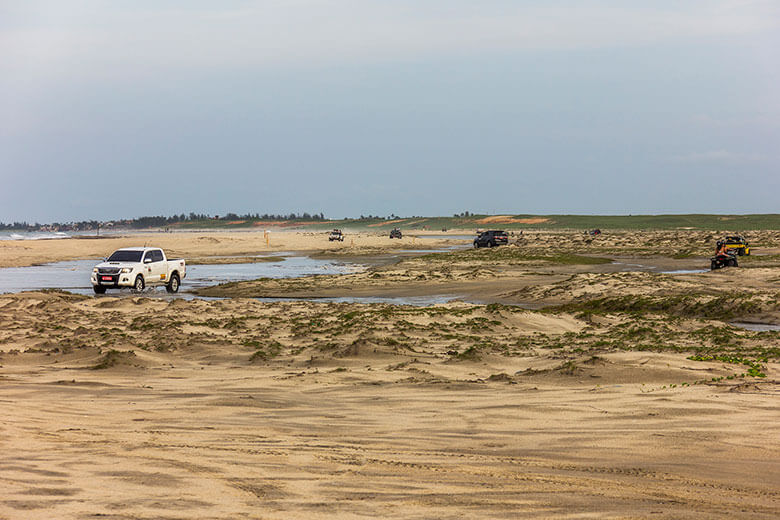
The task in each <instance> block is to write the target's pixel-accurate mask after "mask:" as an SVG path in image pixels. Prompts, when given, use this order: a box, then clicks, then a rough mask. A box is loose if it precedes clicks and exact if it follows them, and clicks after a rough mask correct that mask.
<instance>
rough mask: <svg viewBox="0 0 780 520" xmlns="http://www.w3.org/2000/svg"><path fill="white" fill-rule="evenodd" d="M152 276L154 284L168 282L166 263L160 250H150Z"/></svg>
mask: <svg viewBox="0 0 780 520" xmlns="http://www.w3.org/2000/svg"><path fill="white" fill-rule="evenodd" d="M151 253H152V263H151V264H150V265H151V267H152V276H153V277H154V283H155V284H164V283H167V282H168V278H167V276H168V262H166V261H165V256H163V252H162V250H160V249H152V250H151Z"/></svg>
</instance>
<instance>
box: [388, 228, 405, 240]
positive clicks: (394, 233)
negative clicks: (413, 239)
mask: <svg viewBox="0 0 780 520" xmlns="http://www.w3.org/2000/svg"><path fill="white" fill-rule="evenodd" d="M390 238H403V235H402V234H401V230H400V229H398V228H395V229H394V230H392V231H391V232H390Z"/></svg>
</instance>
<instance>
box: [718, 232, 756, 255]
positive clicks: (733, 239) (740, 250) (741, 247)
mask: <svg viewBox="0 0 780 520" xmlns="http://www.w3.org/2000/svg"><path fill="white" fill-rule="evenodd" d="M723 242H724V243H725V244H726V248H727V249H730V250H734V251H736V253H737V254H738V255H739V256H743V255H748V256H750V246H749V245H748V243H747V240H745V238H744V237H742V236H740V235H732V236H727V237H724V238H723Z"/></svg>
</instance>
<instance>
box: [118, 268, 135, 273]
mask: <svg viewBox="0 0 780 520" xmlns="http://www.w3.org/2000/svg"><path fill="white" fill-rule="evenodd" d="M132 272H133V268H132V267H123V268H122V270H121V271H120V273H132Z"/></svg>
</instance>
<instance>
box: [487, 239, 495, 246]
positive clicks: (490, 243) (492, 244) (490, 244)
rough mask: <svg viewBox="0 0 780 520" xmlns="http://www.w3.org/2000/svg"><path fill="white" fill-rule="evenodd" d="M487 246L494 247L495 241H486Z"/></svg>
mask: <svg viewBox="0 0 780 520" xmlns="http://www.w3.org/2000/svg"><path fill="white" fill-rule="evenodd" d="M488 247H496V243H495V242H493V241H492V240H491V241H490V242H488Z"/></svg>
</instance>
